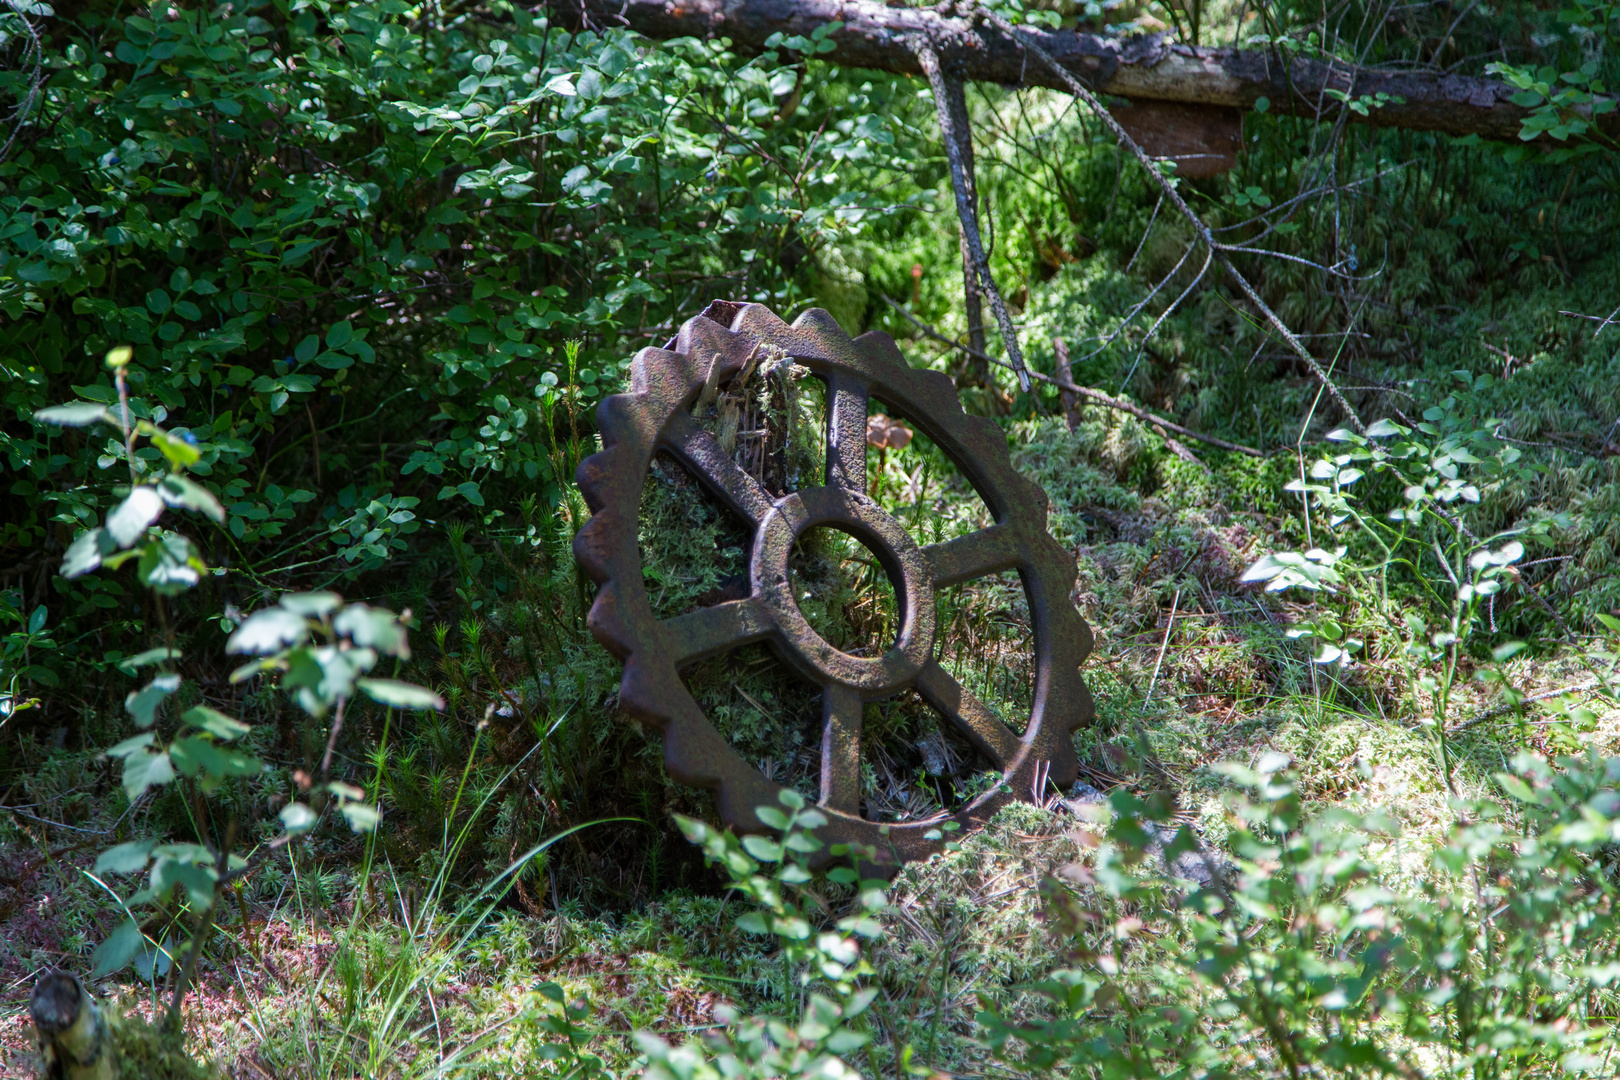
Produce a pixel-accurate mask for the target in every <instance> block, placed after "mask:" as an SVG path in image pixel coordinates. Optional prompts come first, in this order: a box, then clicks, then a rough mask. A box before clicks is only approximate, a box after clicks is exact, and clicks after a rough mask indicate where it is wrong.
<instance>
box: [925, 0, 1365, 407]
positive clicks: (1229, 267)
mask: <svg viewBox="0 0 1620 1080" xmlns="http://www.w3.org/2000/svg"><path fill="white" fill-rule="evenodd" d="M978 15H979V17H980V18H982V19H984V20H985V21H986V22H988V23H990V25H992V26H994V27H995V28H996V29H998V30H1000V31H1001V32H1002V33H1003V34H1006V35H1007V36H1008V37H1009V38H1011V39H1012V40H1013V41H1015V42H1017V43H1018V44H1019V45H1021V46H1022V47H1023V48H1024V49H1025V50H1027V51H1028V52H1029V53H1030V54H1031V55H1032V56H1034V57H1035V58H1036V59H1038V60H1039V61H1041V63H1043V64H1045V65H1046V67H1047V68H1049V69H1050V70H1051V71H1052V73H1053V74H1054V75H1055V76H1057V78H1058V80H1059V81H1060V82H1062V83H1063V85H1064V86H1065V87H1067V88H1068V90H1069V92H1070V93H1071V94H1073V95H1074V96H1075V97H1077V98H1079V99H1080V100H1082V101H1084V102H1085V103H1086V105H1087V106H1088V107H1090V109H1091V110H1092V112H1093V113H1095V114H1096V116H1097V118H1098V119H1099V120H1101V121H1102V122H1103V124H1104V126H1106V127H1107V128H1108V130H1109V131H1111V132H1112V133H1113V135H1114V138H1115V139H1116V140H1117V141H1118V142H1119V145H1120V146H1123V147H1124V148H1125V149H1126V150H1128V151H1130V153H1131V154H1132V155H1133V156H1134V157H1135V158H1136V159H1137V161H1138V162H1140V163H1141V165H1142V168H1143V169H1144V170H1145V171H1146V172H1147V174H1148V177H1149V178H1150V179H1151V180H1152V181H1153V182H1154V183H1156V184H1157V185H1158V186H1159V188H1160V190H1161V191H1163V192H1164V196H1165V198H1167V199H1169V200H1170V205H1171V206H1173V207H1175V208H1176V210H1177V212H1179V213H1180V214H1181V216H1182V217H1184V218H1186V219H1187V221H1188V222H1189V223H1190V224H1191V225H1192V227H1193V229H1194V231H1195V232H1196V233H1197V235H1198V238H1199V239H1200V240H1202V241H1203V242H1204V243H1205V244H1206V245H1208V246H1209V247H1210V249H1211V250H1212V252H1213V253H1214V257H1215V259H1216V261H1217V262H1219V263H1220V264H1221V267H1222V269H1224V270H1225V271H1226V272H1227V273H1228V274H1229V275H1231V277H1232V280H1233V281H1234V282H1236V283H1237V286H1238V288H1239V289H1240V290H1242V292H1243V294H1244V295H1245V296H1247V297H1248V298H1249V302H1250V303H1252V304H1253V305H1254V306H1255V308H1256V309H1257V310H1258V311H1259V312H1260V314H1261V315H1262V316H1263V317H1264V318H1265V320H1266V322H1268V323H1270V324H1271V327H1272V329H1274V330H1276V331H1277V333H1278V334H1280V335H1281V336H1282V338H1283V340H1284V341H1286V342H1287V343H1288V346H1289V348H1291V349H1292V350H1293V351H1294V353H1295V354H1297V355H1298V356H1299V358H1300V359H1301V360H1303V361H1304V362H1305V364H1306V366H1307V367H1308V368H1310V370H1311V373H1312V374H1313V375H1315V376H1316V378H1317V380H1318V381H1319V382H1321V384H1322V387H1323V389H1325V390H1326V391H1327V393H1328V395H1329V396H1330V397H1332V398H1333V400H1334V402H1335V403H1336V404H1337V405H1338V406H1339V408H1340V409H1341V410H1342V411H1343V412H1344V414H1345V416H1347V417H1348V418H1349V419H1350V422H1351V424H1352V425H1354V426H1355V429H1356V430H1357V431H1360V432H1365V431H1366V430H1367V426H1366V425H1365V424H1363V423H1362V421H1361V417H1360V416H1359V415H1357V413H1356V411H1355V409H1353V408H1351V406H1350V402H1349V401H1347V400H1346V399H1345V396H1344V395H1343V394H1342V393H1340V392H1339V388H1338V387H1337V386H1335V385H1334V383H1333V380H1332V379H1330V378H1328V374H1327V372H1326V371H1324V370H1323V369H1322V365H1321V364H1320V363H1318V362H1317V359H1316V357H1314V356H1312V355H1311V353H1310V350H1308V349H1306V348H1305V345H1304V343H1302V342H1301V341H1300V340H1299V338H1298V336H1296V335H1295V334H1294V332H1293V331H1292V330H1290V329H1289V328H1288V325H1287V324H1286V323H1284V322H1283V321H1282V318H1281V317H1280V316H1278V314H1277V313H1276V312H1275V311H1272V310H1271V306H1270V305H1269V304H1267V303H1266V302H1265V300H1264V299H1262V298H1261V296H1260V293H1259V292H1258V291H1257V290H1256V289H1255V287H1254V286H1253V285H1251V284H1250V283H1249V279H1248V278H1246V277H1244V276H1243V273H1242V272H1241V271H1240V270H1238V268H1237V266H1236V264H1234V263H1233V262H1232V260H1231V257H1230V255H1229V254H1228V252H1229V251H1231V250H1233V248H1231V247H1230V246H1229V245H1226V244H1222V243H1220V242H1218V241H1217V240H1216V239H1215V237H1214V234H1213V233H1211V232H1210V229H1209V226H1208V225H1206V224H1204V221H1203V219H1202V218H1200V217H1199V216H1198V214H1197V213H1196V212H1195V211H1194V210H1193V208H1192V207H1190V206H1188V205H1187V201H1186V200H1185V199H1183V198H1182V197H1181V192H1179V191H1177V190H1176V186H1175V185H1174V184H1173V183H1171V182H1170V179H1169V178H1168V177H1166V176H1165V175H1164V173H1162V172H1160V171H1159V167H1158V165H1157V163H1156V162H1154V160H1153V159H1152V158H1151V157H1149V156H1148V154H1147V151H1145V150H1143V149H1142V147H1141V146H1140V145H1139V144H1138V143H1137V142H1136V140H1135V139H1133V138H1131V136H1130V135H1129V133H1127V132H1126V130H1125V129H1124V128H1123V127H1121V126H1120V123H1119V121H1118V120H1115V119H1114V117H1113V114H1112V113H1110V112H1109V111H1108V109H1107V108H1106V107H1105V106H1104V105H1103V103H1102V102H1101V101H1100V100H1099V99H1098V98H1097V95H1095V94H1093V93H1092V92H1091V91H1090V90H1087V89H1086V87H1085V85H1084V84H1083V83H1081V82H1080V80H1079V79H1077V78H1075V77H1074V76H1073V75H1072V74H1070V73H1069V70H1068V69H1067V68H1065V67H1064V66H1063V65H1062V64H1059V63H1058V62H1057V60H1056V59H1055V58H1054V57H1053V56H1052V55H1051V54H1050V53H1048V52H1047V51H1046V50H1045V49H1043V48H1041V47H1040V45H1038V44H1036V43H1035V41H1034V40H1033V39H1031V38H1030V37H1029V36H1028V35H1027V34H1025V33H1023V32H1022V31H1020V30H1019V29H1018V28H1017V27H1015V26H1013V25H1012V24H1011V23H1009V22H1008V21H1007V20H1006V19H1004V18H1002V17H1001V16H1000V15H997V14H995V13H994V12H990V11H983V10H981V11H979V12H978ZM924 51H927V52H928V55H929V56H930V57H931V58H932V57H933V53H932V51H931V50H927V47H926V46H923V47H920V48H919V49H918V52H917V56H918V59H919V60H921V58H922V56H923V53H924ZM933 63H934V67H935V69H936V70H937V69H938V66H939V64H938V60H937V59H935V60H934V61H933ZM924 70H925V71H926V70H927V66H926V65H924Z"/></svg>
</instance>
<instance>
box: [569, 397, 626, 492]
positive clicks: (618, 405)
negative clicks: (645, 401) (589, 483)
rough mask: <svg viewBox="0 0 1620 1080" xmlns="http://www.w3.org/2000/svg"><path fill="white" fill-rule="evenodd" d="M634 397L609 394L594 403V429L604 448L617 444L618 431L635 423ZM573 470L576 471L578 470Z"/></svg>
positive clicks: (608, 448) (607, 448)
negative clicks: (633, 415)
mask: <svg viewBox="0 0 1620 1080" xmlns="http://www.w3.org/2000/svg"><path fill="white" fill-rule="evenodd" d="M636 397H637V395H635V394H609V395H608V396H607V397H605V398H603V399H602V400H601V401H599V402H597V403H596V431H597V434H599V435H601V436H602V448H603V449H604V450H611V449H613V447H614V446H616V445H618V442H619V438H620V433H621V432H623V431H625V430H628V429H631V428H632V427H633V425H634V424H635V420H634V419H633V418H632V415H631V410H633V409H634V408H635V407H636ZM591 456H592V457H595V456H596V455H594V454H593V455H591ZM574 471H575V472H576V473H577V472H578V471H579V470H578V469H575V470H574Z"/></svg>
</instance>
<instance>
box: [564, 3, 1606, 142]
mask: <svg viewBox="0 0 1620 1080" xmlns="http://www.w3.org/2000/svg"><path fill="white" fill-rule="evenodd" d="M553 10H554V11H555V13H556V16H557V17H558V18H559V19H561V20H564V21H569V22H572V23H575V24H577V23H579V22H580V21H581V20H582V19H583V20H584V21H586V22H588V23H589V24H590V25H592V26H597V27H601V26H626V27H628V28H629V29H631V30H634V31H635V32H636V33H638V34H643V35H645V36H646V37H650V38H659V39H668V38H678V37H697V38H713V37H727V38H730V39H731V42H732V47H733V48H734V49H735V50H736V51H737V52H739V53H741V54H743V55H757V54H758V53H761V52H764V51H765V49H766V44H765V43H766V41H767V40H768V39H769V38H770V37H771V35H773V34H777V33H780V34H781V35H783V37H793V36H796V35H797V36H802V37H806V38H808V37H809V36H810V35H811V34H812V33H813V32H814V31H815V30H817V29H818V28H821V27H824V26H827V25H828V24H829V23H833V22H837V23H841V24H842V28H841V29H840V30H839V31H838V32H837V33H836V34H834V35H832V36H831V37H830V38H829V39H828V40H829V41H831V42H832V43H833V44H834V46H835V48H834V50H833V51H832V52H831V53H829V54H827V56H826V59H827V60H830V61H831V62H833V63H835V64H840V65H843V66H845V67H858V68H872V69H875V70H878V71H891V72H895V73H897V74H902V75H920V74H922V73H923V72H922V65H921V63H920V62H919V61H918V59H917V56H916V54H915V52H914V48H915V43H916V42H919V41H920V42H926V43H928V44H929V45H930V46H931V47H932V48H933V49H934V50H935V51H936V52H937V53H938V54H939V55H941V56H943V57H946V58H947V59H948V60H949V62H950V65H951V66H952V68H953V69H955V70H958V71H959V73H960V75H961V77H963V78H966V79H971V80H974V81H977V82H994V83H1001V84H1002V85H1005V86H1045V87H1048V88H1051V89H1054V90H1066V89H1068V85H1067V82H1066V80H1065V76H1066V77H1068V78H1078V79H1080V80H1082V81H1084V82H1085V84H1086V85H1087V86H1088V87H1089V88H1090V89H1091V90H1092V92H1094V93H1099V94H1114V95H1117V96H1119V97H1125V98H1130V99H1131V100H1133V101H1173V102H1181V103H1184V104H1189V105H1219V106H1226V107H1231V108H1237V109H1244V110H1248V109H1253V108H1255V107H1256V103H1257V102H1258V101H1260V100H1261V99H1262V98H1263V99H1265V101H1266V103H1267V107H1269V109H1270V111H1271V112H1274V113H1285V114H1290V115H1296V116H1309V117H1313V118H1314V117H1321V118H1323V119H1326V120H1333V119H1336V118H1338V117H1339V116H1341V115H1343V117H1344V119H1345V120H1347V121H1349V122H1350V123H1358V124H1372V125H1376V126H1380V127H1395V128H1407V129H1411V130H1416V131H1440V132H1445V133H1448V134H1451V135H1480V136H1482V137H1484V138H1488V139H1501V140H1504V141H1513V142H1516V141H1518V138H1519V131H1520V130H1521V127H1522V125H1523V122H1524V119H1525V117H1527V116H1528V115H1529V114H1530V110H1529V109H1527V108H1525V107H1524V106H1522V105H1518V104H1515V103H1514V101H1513V95H1514V94H1516V93H1518V92H1519V91H1518V90H1517V89H1516V88H1515V87H1512V86H1509V85H1507V84H1506V83H1504V82H1501V81H1500V80H1497V79H1485V78H1478V77H1474V76H1468V75H1452V74H1446V73H1443V72H1440V71H1411V70H1402V71H1383V70H1378V69H1375V68H1364V67H1355V66H1351V65H1348V64H1345V63H1344V62H1343V61H1338V60H1321V59H1314V58H1308V57H1301V56H1287V55H1285V54H1283V53H1280V52H1278V51H1274V50H1260V49H1230V48H1196V47H1193V46H1189V45H1178V44H1176V43H1174V42H1173V41H1171V40H1169V39H1168V38H1167V36H1166V35H1163V34H1150V35H1145V36H1142V37H1137V38H1131V39H1128V40H1123V41H1122V40H1119V39H1117V38H1109V37H1104V36H1102V35H1100V34H1082V33H1077V32H1075V31H1072V30H1055V31H1051V30H1040V29H1035V28H1033V27H1031V28H1027V29H1024V28H1020V34H1021V35H1022V36H1023V37H1022V39H1023V40H1024V42H1025V43H1026V44H1028V43H1033V44H1034V45H1035V46H1037V47H1038V48H1039V49H1040V50H1041V51H1042V52H1044V53H1045V54H1047V55H1048V56H1050V57H1051V58H1052V59H1053V62H1054V64H1055V65H1056V66H1055V67H1053V68H1050V69H1049V68H1045V67H1042V66H1041V65H1039V64H1030V63H1029V62H1028V56H1027V55H1026V54H1025V52H1024V50H1023V49H1021V48H1019V47H1018V44H1017V43H1016V42H1015V41H1014V40H1012V39H1009V38H1006V37H1004V36H1003V35H1002V34H994V33H992V34H984V33H981V32H980V31H979V29H978V28H977V27H976V26H975V25H974V16H973V15H972V14H969V15H967V16H961V15H957V14H955V13H952V12H950V11H948V10H941V9H938V8H933V7H899V6H892V7H891V6H889V5H887V4H885V3H882V2H881V0H580V5H579V6H573V5H562V4H559V5H557V6H556V7H555V8H554V9H553ZM1060 72H1061V75H1060V74H1059V73H1060ZM1335 95H1344V96H1345V98H1348V99H1349V100H1351V101H1355V100H1356V99H1360V98H1373V99H1376V98H1377V96H1378V95H1385V97H1384V98H1383V100H1384V104H1382V105H1379V106H1377V107H1375V108H1367V110H1366V112H1365V113H1362V112H1359V111H1357V110H1354V109H1349V108H1347V105H1346V102H1345V100H1344V99H1341V98H1340V97H1337V96H1335ZM1613 100H1615V99H1614V98H1613V97H1607V98H1600V99H1599V104H1602V103H1603V102H1604V101H1613ZM1358 103H1359V102H1358ZM1363 107H1365V106H1363ZM1576 111H1577V112H1579V113H1580V114H1581V118H1582V119H1584V120H1586V121H1587V122H1588V123H1590V124H1591V125H1592V126H1593V129H1594V130H1595V131H1598V132H1601V133H1604V134H1607V135H1610V136H1620V109H1614V110H1611V111H1609V112H1608V113H1607V114H1605V115H1601V116H1597V117H1593V116H1592V115H1590V113H1591V110H1590V108H1586V107H1583V108H1582V109H1579V110H1576Z"/></svg>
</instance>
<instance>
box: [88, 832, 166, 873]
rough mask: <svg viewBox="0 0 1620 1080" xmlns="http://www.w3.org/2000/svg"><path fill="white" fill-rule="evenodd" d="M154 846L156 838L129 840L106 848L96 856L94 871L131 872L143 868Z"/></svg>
mask: <svg viewBox="0 0 1620 1080" xmlns="http://www.w3.org/2000/svg"><path fill="white" fill-rule="evenodd" d="M156 846H157V841H156V840H131V841H130V842H129V843H127V844H119V845H118V846H117V847H111V848H108V849H107V850H106V851H103V852H102V853H101V854H100V855H98V856H96V866H95V871H96V873H98V874H133V873H136V872H138V871H140V870H144V869H146V864H147V861H148V860H150V859H151V857H152V849H153V848H154V847H156Z"/></svg>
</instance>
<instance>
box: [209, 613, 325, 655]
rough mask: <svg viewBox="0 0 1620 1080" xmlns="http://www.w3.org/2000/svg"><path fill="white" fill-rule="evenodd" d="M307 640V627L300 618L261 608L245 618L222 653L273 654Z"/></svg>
mask: <svg viewBox="0 0 1620 1080" xmlns="http://www.w3.org/2000/svg"><path fill="white" fill-rule="evenodd" d="M308 637H309V623H308V622H306V621H305V620H304V618H303V616H301V615H295V614H293V613H292V612H290V611H288V610H287V609H286V608H280V607H273V608H265V609H264V610H263V611H255V612H254V613H253V614H252V615H249V616H248V617H247V619H246V620H245V621H244V622H243V623H242V625H241V626H239V627H237V629H236V633H234V634H232V635H231V636H230V638H229V639H228V640H227V641H226V642H225V651H226V652H232V653H257V654H260V655H263V654H264V653H271V652H275V651H276V650H278V649H281V648H283V647H285V646H287V645H297V644H300V643H301V642H303V641H304V640H305V639H306V638H308Z"/></svg>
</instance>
